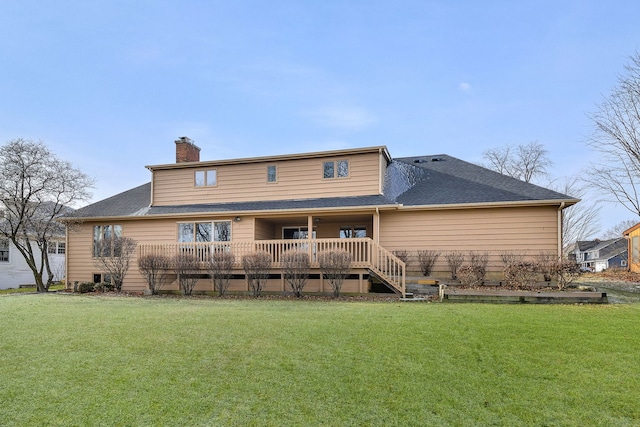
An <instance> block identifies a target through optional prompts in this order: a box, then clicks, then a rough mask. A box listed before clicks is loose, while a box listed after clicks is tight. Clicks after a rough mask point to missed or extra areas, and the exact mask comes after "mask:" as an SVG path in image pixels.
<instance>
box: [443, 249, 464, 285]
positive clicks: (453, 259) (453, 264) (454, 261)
mask: <svg viewBox="0 0 640 427" xmlns="http://www.w3.org/2000/svg"><path fill="white" fill-rule="evenodd" d="M444 259H446V260H447V265H448V266H449V271H451V278H452V279H453V280H456V279H457V278H458V269H459V268H460V266H461V265H462V264H463V263H464V253H463V252H458V251H451V252H447V253H445V254H444Z"/></svg>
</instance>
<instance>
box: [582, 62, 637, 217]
mask: <svg viewBox="0 0 640 427" xmlns="http://www.w3.org/2000/svg"><path fill="white" fill-rule="evenodd" d="M590 118H591V121H592V122H593V124H594V132H593V134H592V136H591V138H590V140H589V145H590V146H591V147H592V148H593V149H594V150H595V151H596V152H597V153H598V154H599V159H600V160H599V161H598V162H596V163H595V164H594V165H593V167H592V168H591V179H590V182H591V184H593V185H594V186H595V187H596V188H598V189H600V190H602V191H604V192H605V193H606V194H607V198H606V200H607V201H611V202H614V203H618V204H621V205H622V206H624V207H625V208H626V209H627V210H629V211H630V212H632V213H633V214H634V215H637V216H640V193H639V191H640V188H638V183H639V182H640V53H638V52H636V53H635V54H634V55H632V56H631V57H630V58H629V62H628V63H627V64H626V65H625V66H624V74H622V75H620V76H619V77H618V82H617V85H616V86H615V87H614V88H613V89H612V90H611V93H610V94H609V95H608V96H606V97H605V98H604V99H603V101H602V103H601V104H600V105H599V106H598V109H597V110H596V112H595V113H593V114H591V115H590Z"/></svg>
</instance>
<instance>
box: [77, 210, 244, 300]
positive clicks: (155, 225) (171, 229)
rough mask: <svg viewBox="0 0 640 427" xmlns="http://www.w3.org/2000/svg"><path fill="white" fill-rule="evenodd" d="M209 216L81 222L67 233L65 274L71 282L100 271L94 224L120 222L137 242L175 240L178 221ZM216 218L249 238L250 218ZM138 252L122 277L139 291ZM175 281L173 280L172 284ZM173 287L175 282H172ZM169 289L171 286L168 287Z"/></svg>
mask: <svg viewBox="0 0 640 427" xmlns="http://www.w3.org/2000/svg"><path fill="white" fill-rule="evenodd" d="M211 220H212V219H211V218H203V217H194V218H189V219H180V220H176V219H155V220H138V221H117V222H95V223H89V222H87V223H84V224H82V225H80V226H79V227H77V228H75V229H74V230H73V231H70V232H69V233H68V236H69V243H68V247H67V257H68V267H67V268H68V271H67V278H68V281H69V284H70V285H71V286H72V285H73V282H74V281H77V282H91V281H93V274H94V273H100V272H101V270H100V269H99V268H96V267H95V266H94V264H93V261H92V258H91V249H92V246H93V226H94V225H104V224H121V225H122V234H123V236H126V237H130V238H132V239H134V240H136V241H137V242H139V243H145V244H154V243H158V244H160V243H174V242H176V241H177V238H178V237H177V236H178V226H177V224H178V222H187V221H194V222H197V221H211ZM216 220H231V221H232V222H231V238H232V239H234V240H252V239H253V237H252V233H253V219H252V218H245V219H243V220H241V221H239V222H235V221H233V217H221V218H216ZM137 262H138V260H137V254H136V255H135V256H134V257H133V259H132V260H131V267H130V268H129V272H128V274H127V277H126V279H125V288H126V290H128V291H142V290H144V289H145V288H146V283H145V282H144V279H143V278H142V276H141V275H140V274H139V272H138V268H137V265H138V264H137ZM174 285H175V284H174ZM174 287H175V286H174ZM168 288H169V289H171V287H168Z"/></svg>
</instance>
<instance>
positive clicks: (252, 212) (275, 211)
mask: <svg viewBox="0 0 640 427" xmlns="http://www.w3.org/2000/svg"><path fill="white" fill-rule="evenodd" d="M400 206H401V205H398V204H387V205H363V206H347V207H340V208H336V207H329V208H297V209H262V210H229V211H195V210H194V211H190V212H181V213H162V214H149V213H147V214H144V215H116V216H92V217H66V218H60V221H61V222H87V221H113V220H122V221H124V220H144V219H167V218H169V219H170V218H186V217H191V216H194V215H216V216H240V215H244V216H247V215H253V216H256V215H268V214H277V215H290V214H299V213H310V212H320V213H327V212H335V213H339V212H351V211H363V210H371V211H375V210H396V209H398V208H399V207H400Z"/></svg>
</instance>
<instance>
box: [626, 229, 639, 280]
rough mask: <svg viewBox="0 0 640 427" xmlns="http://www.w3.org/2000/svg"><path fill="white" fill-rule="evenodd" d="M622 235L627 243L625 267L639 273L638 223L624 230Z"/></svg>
mask: <svg viewBox="0 0 640 427" xmlns="http://www.w3.org/2000/svg"><path fill="white" fill-rule="evenodd" d="M622 235H623V236H624V238H625V239H626V241H627V265H628V266H629V271H632V272H634V273H640V223H638V224H636V225H634V226H633V227H631V228H629V229H627V230H625V231H624V232H623V233H622Z"/></svg>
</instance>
